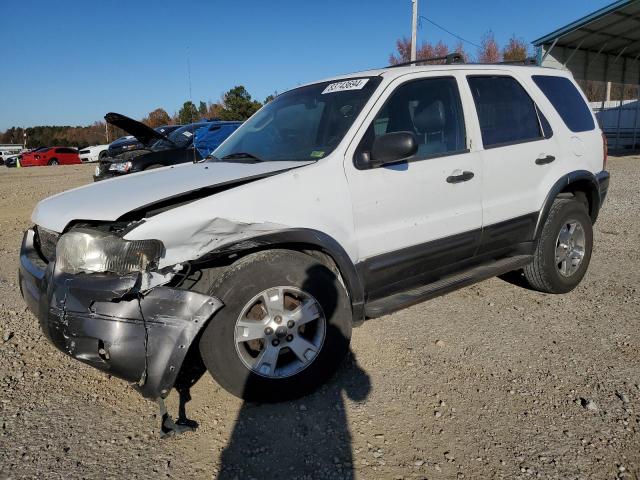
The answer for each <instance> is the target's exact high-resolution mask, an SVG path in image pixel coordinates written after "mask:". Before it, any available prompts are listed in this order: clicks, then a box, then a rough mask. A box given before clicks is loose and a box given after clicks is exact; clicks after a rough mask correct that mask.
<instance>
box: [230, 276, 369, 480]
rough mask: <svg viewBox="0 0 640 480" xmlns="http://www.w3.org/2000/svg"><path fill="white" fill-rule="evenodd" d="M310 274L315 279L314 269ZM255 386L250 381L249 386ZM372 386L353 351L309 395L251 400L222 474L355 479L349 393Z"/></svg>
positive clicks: (331, 290)
mask: <svg viewBox="0 0 640 480" xmlns="http://www.w3.org/2000/svg"><path fill="white" fill-rule="evenodd" d="M306 277H307V280H309V281H311V280H310V279H312V278H313V277H314V271H313V268H311V269H310V270H309V271H307V273H306ZM306 284H307V281H305V282H304V284H303V285H302V290H304V291H307V289H306V288H305V285H306ZM323 293H324V296H325V298H329V301H328V302H326V300H325V304H323V309H324V313H325V316H326V318H331V316H332V315H333V314H334V310H335V307H336V303H337V300H336V299H337V293H336V288H335V286H334V285H330V286H327V291H325V292H323ZM331 299H332V300H331ZM332 302H333V303H332ZM327 303H328V305H327ZM329 328H335V327H329ZM334 334H335V331H334ZM253 387H254V386H253V385H251V382H250V381H247V384H246V385H245V391H250V389H251V388H253ZM370 390H371V383H370V379H369V376H368V375H367V374H366V372H365V371H364V370H362V369H361V368H360V367H359V365H358V363H357V361H356V359H355V356H354V355H353V353H351V352H350V353H349V355H348V357H347V359H346V361H345V362H344V364H343V365H342V367H341V368H340V369H339V371H338V373H336V375H335V376H334V377H333V378H332V379H331V380H330V381H329V382H327V384H326V385H324V386H323V387H321V388H320V389H319V390H318V391H317V392H315V393H313V394H311V395H309V396H307V397H303V398H301V399H298V400H294V401H289V402H282V403H273V404H255V403H251V402H245V403H244V404H243V405H242V407H241V408H240V411H239V412H238V417H237V419H236V423H235V425H234V429H233V433H232V434H231V438H230V439H229V444H228V445H227V447H226V448H225V449H224V451H223V452H222V454H221V458H220V471H219V474H218V479H220V480H227V479H252V478H255V479H260V480H262V479H269V478H287V479H293V478H300V479H312V478H343V479H352V478H354V465H353V453H352V446H351V440H352V439H351V432H350V431H349V425H348V419H347V415H346V411H345V404H344V396H347V397H348V398H350V399H352V400H354V401H364V400H365V399H366V398H367V396H368V395H369V392H370Z"/></svg>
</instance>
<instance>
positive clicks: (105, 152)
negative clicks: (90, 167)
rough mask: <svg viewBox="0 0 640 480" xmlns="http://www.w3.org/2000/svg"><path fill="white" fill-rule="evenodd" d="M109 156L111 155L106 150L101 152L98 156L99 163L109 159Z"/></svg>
mask: <svg viewBox="0 0 640 480" xmlns="http://www.w3.org/2000/svg"><path fill="white" fill-rule="evenodd" d="M108 155H109V153H108V152H107V151H106V150H103V151H101V152H100V153H99V154H98V161H101V160H103V159H105V158H107V156H108Z"/></svg>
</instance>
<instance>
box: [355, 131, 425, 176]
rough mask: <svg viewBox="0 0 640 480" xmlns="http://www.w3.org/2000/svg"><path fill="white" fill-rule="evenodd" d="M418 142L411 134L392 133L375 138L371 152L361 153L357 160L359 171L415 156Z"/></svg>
mask: <svg viewBox="0 0 640 480" xmlns="http://www.w3.org/2000/svg"><path fill="white" fill-rule="evenodd" d="M417 151H418V141H417V140H416V136H415V135H414V134H413V133H412V132H393V133H387V134H385V135H382V136H380V137H377V138H376V139H375V140H374V142H373V147H372V148H371V152H362V153H361V154H360V155H359V158H358V159H357V167H358V168H361V169H367V168H377V167H382V166H383V165H387V164H390V163H397V162H400V161H402V160H405V159H407V158H409V157H412V156H413V155H415V153H416V152H417Z"/></svg>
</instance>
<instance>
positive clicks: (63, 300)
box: [18, 230, 222, 398]
mask: <svg viewBox="0 0 640 480" xmlns="http://www.w3.org/2000/svg"><path fill="white" fill-rule="evenodd" d="M18 275H19V284H20V289H21V292H22V296H23V297H24V299H25V301H26V303H27V305H28V306H29V308H30V309H31V311H32V312H33V313H34V314H35V315H36V316H37V317H38V321H39V322H40V326H41V328H42V330H43V332H44V334H45V335H46V336H47V338H48V339H49V340H50V341H51V342H52V343H53V344H54V345H55V346H56V347H57V348H59V349H60V350H62V351H63V352H65V353H66V354H68V355H70V356H71V357H73V358H76V359H78V360H80V361H82V362H84V363H87V364H89V365H91V366H93V367H95V368H98V369H100V370H103V371H106V372H108V373H110V374H112V375H114V376H116V377H119V378H122V379H124V380H127V381H129V382H132V383H133V386H134V388H136V389H137V390H138V391H139V392H140V393H141V394H142V395H143V396H144V397H148V398H158V397H165V396H166V395H168V393H169V391H170V390H171V388H172V387H173V385H174V383H175V382H176V379H177V378H178V374H179V372H180V369H181V367H182V363H183V361H184V359H185V357H186V355H187V352H188V350H189V347H190V346H191V344H192V342H193V340H194V339H195V338H196V337H197V335H198V333H199V332H200V331H201V329H202V328H203V327H204V326H205V325H206V323H207V321H208V320H209V319H210V318H211V316H212V315H214V314H215V313H216V312H217V311H218V310H219V309H220V308H221V307H222V302H221V301H220V300H218V299H217V298H214V297H210V296H207V295H203V294H200V293H196V292H191V291H189V290H180V289H177V288H171V287H165V286H158V287H155V288H153V289H152V290H150V291H149V292H148V293H145V294H142V293H141V292H140V289H139V285H140V274H138V273H135V274H130V275H126V276H122V277H121V276H115V275H112V274H79V275H70V274H65V273H62V272H59V271H56V269H55V262H50V263H48V264H47V263H46V262H45V261H44V260H42V258H41V257H40V255H39V254H38V252H37V251H36V248H35V246H34V231H33V230H28V231H27V232H25V235H24V239H23V241H22V248H21V252H20V270H19V274H18Z"/></svg>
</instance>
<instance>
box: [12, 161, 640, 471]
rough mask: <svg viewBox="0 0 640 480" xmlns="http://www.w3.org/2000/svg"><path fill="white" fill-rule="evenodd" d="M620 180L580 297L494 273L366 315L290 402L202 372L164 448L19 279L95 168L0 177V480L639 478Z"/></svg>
mask: <svg viewBox="0 0 640 480" xmlns="http://www.w3.org/2000/svg"><path fill="white" fill-rule="evenodd" d="M610 169H611V172H612V184H611V188H610V190H609V198H608V200H607V204H606V206H605V207H604V210H603V211H602V213H601V217H600V220H599V221H598V223H597V224H596V226H595V251H594V255H593V258H592V261H591V266H590V269H589V272H588V274H587V276H586V277H585V279H584V281H583V282H582V284H581V285H580V286H579V287H578V288H577V289H576V290H574V291H573V292H572V293H570V294H568V295H563V296H552V295H544V294H540V293H536V292H533V291H529V290H526V289H523V288H519V287H516V286H514V285H512V284H510V283H507V282H505V281H502V280H500V279H492V280H489V281H486V282H484V283H481V284H478V285H476V286H473V287H469V288H465V289H463V290H460V291H458V292H455V293H453V294H450V295H447V296H445V297H440V298H438V299H435V300H432V301H430V302H428V303H424V304H421V305H417V306H415V307H412V308H409V309H407V310H404V311H401V312H398V313H395V314H393V315H390V316H388V317H385V318H383V319H379V320H373V321H370V322H367V323H366V324H365V325H364V326H363V327H361V328H358V329H356V330H355V331H354V337H353V342H352V351H353V355H352V357H351V359H350V361H349V362H348V363H347V364H346V365H345V367H344V368H343V369H342V370H341V371H340V372H339V374H338V375H337V376H336V377H335V378H334V379H333V380H332V381H331V382H330V383H329V384H328V385H327V386H325V387H323V388H322V389H321V390H320V391H319V392H317V393H316V394H314V395H311V396H309V397H306V398H304V399H301V400H298V401H295V402H289V403H283V404H278V405H268V406H263V405H262V406H261V405H252V404H243V402H242V401H240V400H238V399H236V398H234V397H232V396H231V395H229V394H227V393H226V392H225V391H224V390H222V389H221V388H220V387H218V386H217V385H216V384H215V383H214V382H213V381H212V380H211V378H210V377H209V376H208V375H205V376H204V377H203V378H202V379H201V380H200V381H199V382H198V383H197V384H196V385H195V386H194V388H193V389H192V391H191V394H192V397H193V400H192V401H191V402H189V403H188V404H187V414H188V416H189V417H190V418H191V419H193V420H195V421H197V422H199V424H200V427H199V428H198V429H197V431H195V432H193V433H186V434H184V435H181V436H179V437H174V438H170V439H166V440H160V439H159V438H158V424H159V420H158V414H157V412H158V410H157V406H156V405H155V404H153V403H151V402H149V401H147V400H145V399H143V398H141V397H140V396H139V395H138V394H137V393H136V392H135V391H134V390H133V389H131V388H130V387H129V386H128V385H127V384H125V383H124V382H122V381H120V380H118V379H115V378H110V377H109V376H107V375H105V374H103V373H100V372H98V371H96V370H93V369H91V368H89V367H87V366H85V365H83V364H81V363H79V362H76V361H73V360H71V359H69V358H68V357H66V356H65V355H63V354H62V353H60V352H58V351H57V350H55V349H54V348H53V347H52V346H50V345H49V344H48V343H47V342H46V341H45V339H44V338H43V336H42V335H41V334H40V332H39V330H38V326H37V322H36V319H35V318H34V317H33V315H31V314H30V313H29V312H27V311H26V309H25V306H24V303H23V302H22V299H21V298H20V293H19V291H18V286H17V284H16V269H17V261H18V252H19V246H20V240H21V235H22V232H23V230H24V229H25V228H27V227H28V226H29V225H30V221H29V216H30V212H31V210H32V209H33V207H34V205H35V203H36V202H37V201H38V200H39V199H41V198H44V197H46V196H48V195H51V194H53V193H56V192H59V191H62V190H66V189H68V188H70V187H74V186H78V185H82V184H84V183H87V182H89V181H90V180H91V173H92V170H93V167H91V166H87V165H82V166H77V167H41V168H33V169H18V170H15V169H14V170H8V169H4V168H2V169H1V170H0V202H1V204H2V206H3V208H2V209H1V210H0V253H1V255H0V332H1V334H2V338H0V392H1V393H0V402H1V403H0V427H1V430H0V478H34V477H38V478H45V479H46V478H55V479H58V478H100V479H102V478H161V477H163V478H215V477H218V478H230V479H233V478H238V479H245V478H247V479H248V478H256V479H264V478H276V477H277V478H305V479H312V478H359V479H371V478H375V479H377V478H380V479H401V478H420V479H422V478H430V479H431V478H510V479H511V478H535V477H538V478H561V479H574V478H575V479H578V478H579V479H583V478H594V479H614V478H627V479H637V478H638V475H639V472H640V353H639V351H640V350H639V349H640V327H639V321H640V295H639V292H638V288H639V287H638V284H639V280H640V272H639V267H640V191H639V190H640V187H639V186H640V157H621V158H612V159H610ZM356 358H357V362H356ZM168 406H169V409H170V410H171V411H173V412H175V411H176V409H177V406H178V399H177V396H176V395H175V394H172V395H171V396H170V397H169V401H168Z"/></svg>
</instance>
